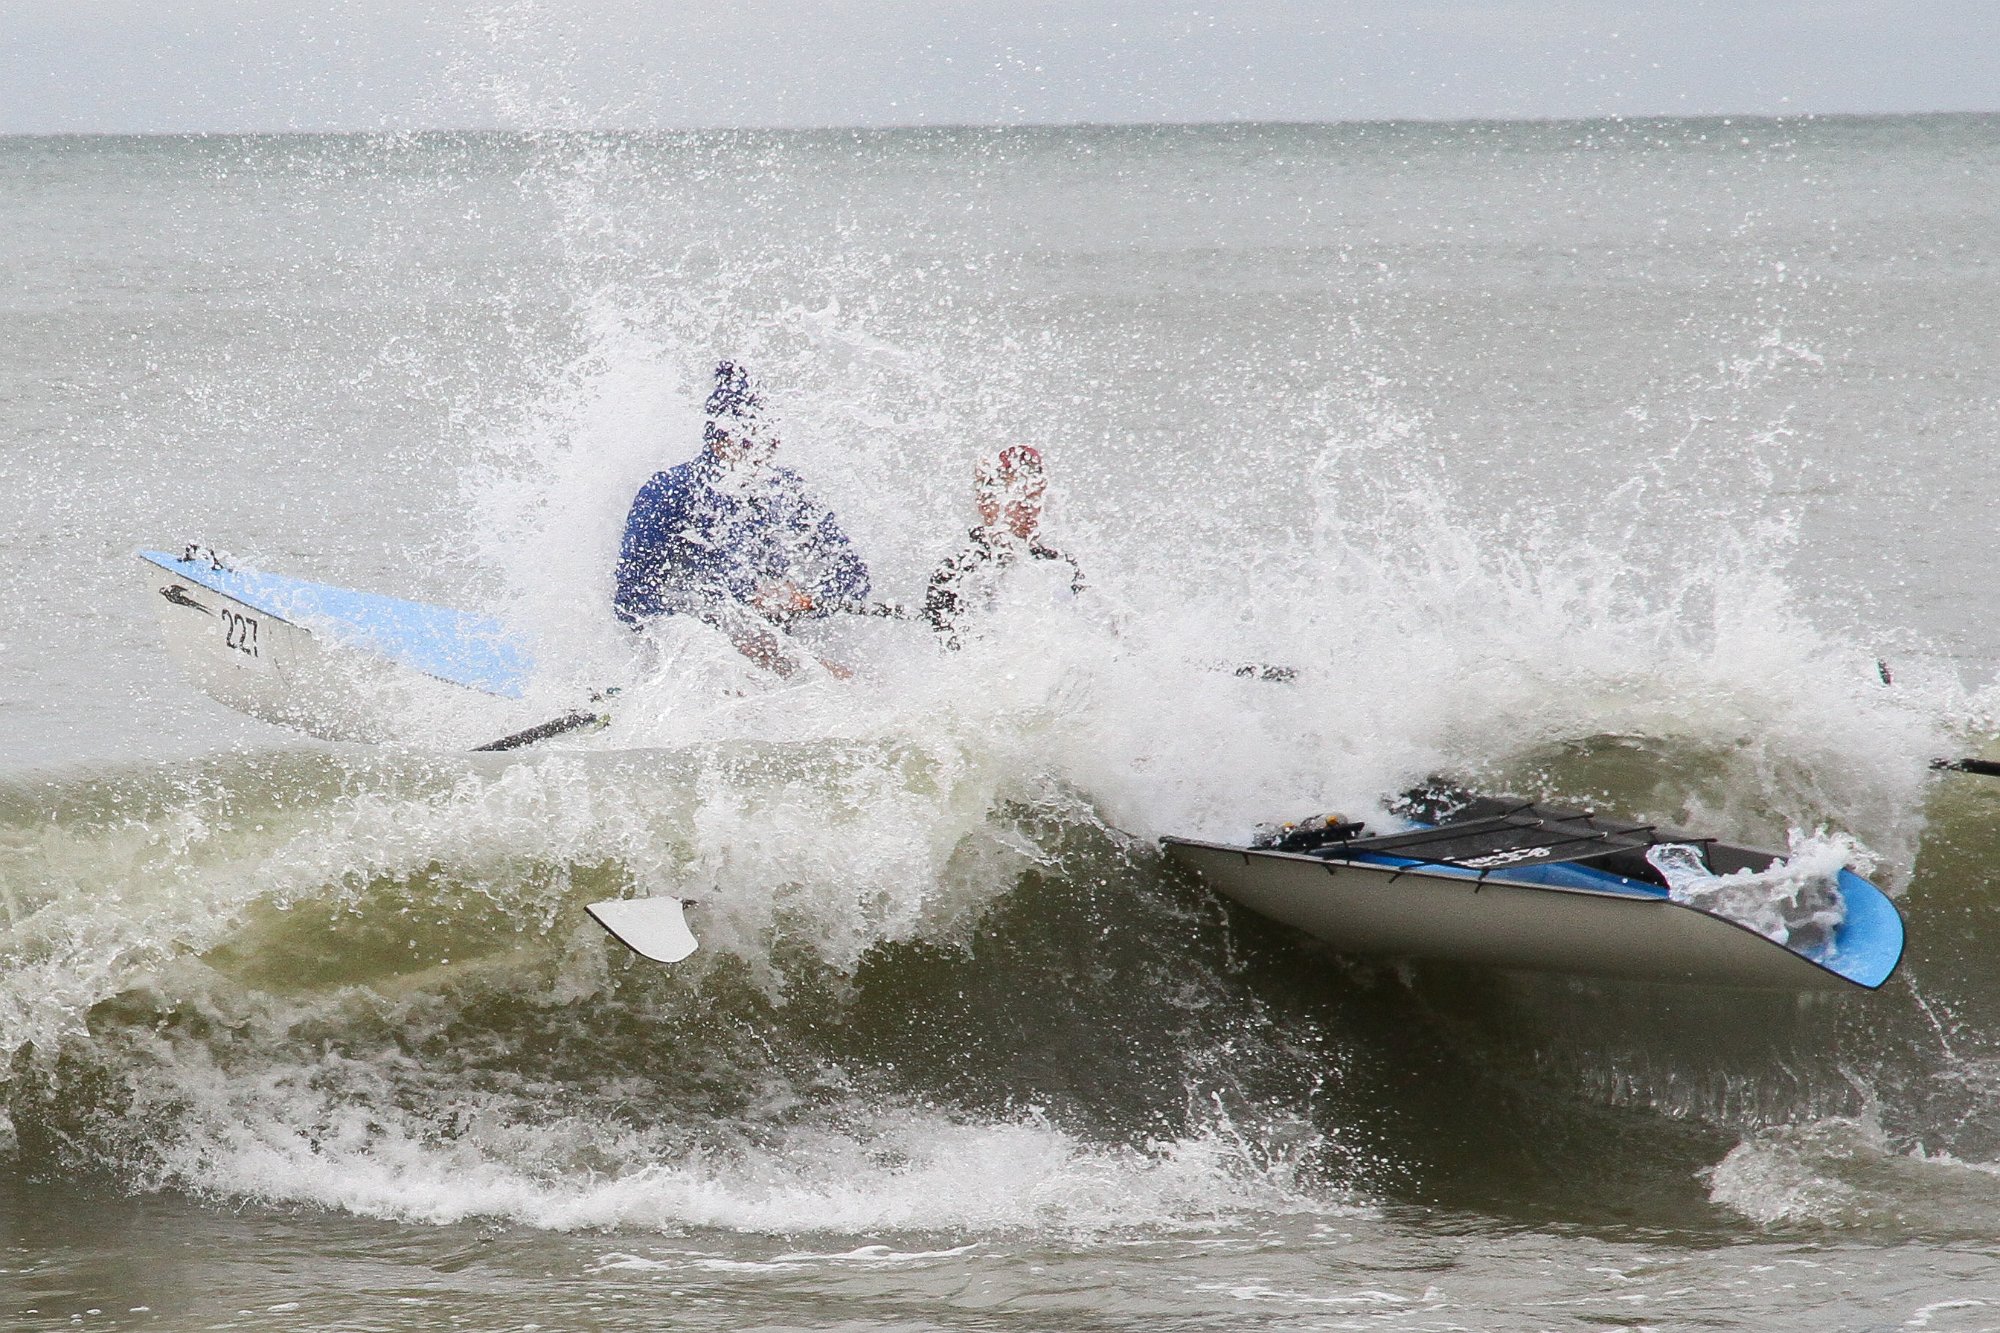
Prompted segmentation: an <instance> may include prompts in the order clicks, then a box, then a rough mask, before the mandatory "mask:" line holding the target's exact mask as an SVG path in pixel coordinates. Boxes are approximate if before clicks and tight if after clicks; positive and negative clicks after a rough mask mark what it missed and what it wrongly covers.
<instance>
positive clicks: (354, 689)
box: [140, 553, 546, 747]
mask: <svg viewBox="0 0 2000 1333" xmlns="http://www.w3.org/2000/svg"><path fill="white" fill-rule="evenodd" d="M140 568H141V570H142V574H143V577H144V580H145V586H146V588H147V590H148V592H149V594H150V601H151V603H152V606H153V609H154V612H155V615H156V616H157V618H158V621H159V625H160V632H161V635H162V637H163V638H164V639H165V641H166V648H167V654H168V656H169V657H170V658H171V659H172V660H173V662H174V664H175V665H176V666H177V667H179V668H180V670H181V671H182V672H183V673H184V674H185V675H186V677H187V678H188V680H189V681H190V682H191V683H193V684H194V685H195V686H196V687H197V688H199V689H200V690H201V691H202V692H203V693H205V694H207V695H209V696H210V697H211V698H213V699H215V700H216V701H218V702H219V703H223V704H226V705H228V706H229V707H231V708H234V709H236V710H238V711H239V712H243V713H247V714H248V715H250V716H251V717H254V718H258V719H260V720H262V721H265V722H270V723H273V724H275V725H278V726H283V727H289V728H292V729H294V730H298V731H303V732H305V733H306V734H308V735H312V736H319V737H322V738H324V739H327V740H340V741H360V742H368V743H381V742H385V741H395V740H407V739H410V738H411V737H412V736H422V737H424V738H426V739H428V740H431V741H433V742H435V743H438V744H443V745H448V746H453V747H462V746H468V745H476V744H480V743H483V742H486V741H490V740H492V739H493V738H494V737H496V736H499V735H502V734H505V733H507V732H510V731H515V730H518V729H519V728H521V727H523V726H525V725H528V724H529V723H532V722H538V721H541V720H542V719H543V717H544V716H545V714H546V707H545V706H544V705H538V704H534V703H529V702H525V701H523V700H522V699H520V698H517V697H515V698H510V697H506V696H503V695H499V694H494V693H490V692H487V691H485V690H481V689H478V688H471V687H468V686H467V685H465V684H463V683H460V682H455V681H452V680H448V679H444V678H441V677H439V676H436V675H432V674H428V673H426V672H425V671H422V670H418V669H413V668H412V667H411V666H409V665H407V664H406V663H403V662H399V661H397V660H395V659H394V658H393V657H390V656H386V655H384V654H383V653H381V652H378V651H372V650H371V648H370V647H368V646H360V645H357V644H356V643H355V642H352V641H350V640H349V639H347V638H343V637H342V635H341V633H340V630H341V629H342V628H344V627H343V626H339V625H329V624H324V623H302V622H306V621H309V620H310V617H307V616H298V615H296V613H292V614H288V610H287V608H285V607H283V606H281V605H280V604H279V602H280V599H278V598H273V597H264V598H261V599H251V598H249V597H239V596H235V595H232V593H231V592H229V591H225V590H224V587H218V586H216V585H217V584H218V583H223V578H222V577H220V573H221V572H220V571H217V570H215V569H213V568H210V567H206V566H205V564H204V562H203V561H201V560H198V559H197V560H192V561H187V560H174V559H170V558H164V557H159V556H157V555H155V554H153V553H147V554H145V555H142V557H141V565H140ZM266 582H269V583H277V582H278V580H277V579H276V578H275V577H271V578H268V579H267V580H266ZM287 582H291V583H298V584H299V586H302V587H308V588H311V587H316V586H318V585H305V584H303V583H301V582H300V581H287ZM225 586H227V585H225Z"/></svg>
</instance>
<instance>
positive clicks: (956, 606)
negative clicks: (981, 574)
mask: <svg viewBox="0 0 2000 1333" xmlns="http://www.w3.org/2000/svg"><path fill="white" fill-rule="evenodd" d="M964 572H965V571H964V567H963V566H962V565H961V563H960V560H959V557H958V556H956V555H952V556H947V557H945V560H944V562H943V563H942V564H940V565H939V566H938V567H937V569H936V570H935V571H934V572H933V573H932V574H931V581H930V583H929V584H928V585H926V586H925V588H924V618H925V619H926V620H928V621H930V622H931V628H932V629H934V630H936V631H937V632H938V633H939V634H941V635H943V636H944V644H945V647H947V648H956V647H958V633H957V627H958V613H959V610H960V607H961V602H960V600H959V595H958V584H959V579H960V577H961V576H962V575H963V574H964Z"/></svg>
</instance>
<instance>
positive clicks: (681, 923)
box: [583, 898, 700, 963]
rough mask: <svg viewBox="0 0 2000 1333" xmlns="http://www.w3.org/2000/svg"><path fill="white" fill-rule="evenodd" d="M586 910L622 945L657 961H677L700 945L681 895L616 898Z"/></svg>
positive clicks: (590, 906)
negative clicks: (685, 912)
mask: <svg viewBox="0 0 2000 1333" xmlns="http://www.w3.org/2000/svg"><path fill="white" fill-rule="evenodd" d="M583 910H584V911H586V912H589V913H590V915H591V917H592V918H593V919H594V920H595V921H596V922H597V924H598V925H600V926H602V927H604V928H605V929H606V930H608V931H610V932H611V933H612V935H613V936H614V937H616V939H617V940H618V942H619V943H620V944H623V945H624V946H625V947H626V948H628V949H630V950H631V951H632V952H633V953H636V954H638V955H639V956H640V957H641V958H650V959H652V960H653V961H654V962H656V963H678V962H679V961H680V960H681V959H683V958H685V957H687V956H688V955H689V954H691V953H693V952H694V951H695V950H696V949H697V948H699V947H700V944H699V942H698V941H696V939H695V937H694V932H693V931H691V930H689V929H688V924H687V918H686V917H685V916H683V915H682V914H681V900H680V899H678V898H613V899H610V900H609V901H607V902H601V903H591V904H590V905H589V906H587V907H585V908H584V909H583Z"/></svg>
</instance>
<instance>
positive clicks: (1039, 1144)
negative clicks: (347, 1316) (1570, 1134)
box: [148, 1058, 1352, 1262]
mask: <svg viewBox="0 0 2000 1333" xmlns="http://www.w3.org/2000/svg"><path fill="white" fill-rule="evenodd" d="M336 1063H338V1062H336ZM330 1072H331V1071H330V1069H329V1067H328V1064H327V1062H326V1061H320V1062H315V1063H313V1064H311V1065H300V1066H286V1065H275V1066H271V1067H268V1068H266V1069H265V1070H263V1071H262V1072H261V1073H258V1074H255V1075H253V1076H247V1077H246V1074H245V1072H244V1071H242V1070H231V1071H228V1072H226V1073H225V1072H224V1071H223V1070H221V1069H219V1068H214V1067H210V1066H207V1065H205V1064H204V1063H203V1062H202V1061H201V1060H200V1059H199V1058H196V1059H194V1060H193V1061H181V1062H178V1063H176V1064H173V1065H172V1066H171V1067H170V1071H169V1072H168V1073H166V1074H165V1075H163V1078H164V1081H163V1082H162V1083H160V1084H159V1085H158V1086H157V1087H155V1088H151V1089H149V1090H148V1091H149V1092H150V1093H151V1094H153V1095H158V1096H160V1097H163V1098H167V1099H169V1100H171V1101H173V1102H176V1103H178V1104H181V1105H183V1106H187V1107H188V1108H189V1109H188V1111H187V1113H186V1114H185V1115H183V1116H182V1117H181V1128H180V1131H179V1132H178V1133H177V1134H176V1136H175V1138H174V1140H173V1141H172V1142H171V1143H168V1144H165V1145H161V1149H160V1151H159V1154H158V1156H157V1159H156V1165H155V1167H154V1168H153V1173H152V1177H151V1179H152V1183H154V1184H156V1185H175V1186H180V1187H183V1188H188V1189H192V1190H195V1191H197V1192H203V1193H213V1194H220V1195H223V1196H226V1197H231V1198H244V1199H257V1200H265V1201H271V1202H286V1203H307V1204H314V1205H319V1206H325V1207H334V1208H341V1209H344V1210H347V1211H351V1212H354V1213H357V1214H360V1215H363V1216H369V1217H384V1218H394V1219H397V1220H402V1221H412V1222H423V1223H431V1224H436V1223H446V1222H455V1221H460V1220H464V1219H467V1218H476V1217H486V1218H501V1219H506V1220H510V1221H516V1222H522V1223H525V1224H527V1225H531V1226H536V1227H543V1228H550V1229H560V1230H571V1229H579V1228H620V1227H629V1228H638V1229H643V1230H658V1231H668V1232H674V1231H681V1230H685V1229H687V1228H691V1227H714V1228H721V1229H725V1230H734V1231H745V1232H757V1233H767V1234H782V1235H805V1234H837V1235H847V1236H855V1235H860V1236H866V1235H879V1234H882V1233H908V1232H945V1233H960V1234H963V1233H974V1234H977V1233H996V1232H1011V1231H1035V1232H1037V1233H1047V1234H1079V1235H1080V1234H1091V1233H1110V1232H1129V1231H1148V1230H1155V1229H1160V1228H1166V1229H1170V1230H1171V1229H1178V1228H1181V1227H1186V1226H1192V1225H1211V1224H1213V1223H1215V1222H1216V1221H1218V1220H1220V1219H1225V1218H1232V1217H1238V1216H1241V1215H1243V1214H1246V1213H1266V1212H1284V1213H1299V1212H1303V1213H1320V1212H1330V1213H1334V1214H1341V1213H1345V1212H1349V1211H1351V1210H1352V1205H1350V1204H1348V1203H1346V1202H1345V1201H1342V1200H1340V1199H1337V1198H1329V1197H1328V1196H1327V1195H1326V1194H1324V1193H1323V1192H1320V1191H1317V1190H1314V1189H1311V1188H1308V1187H1305V1186H1303V1185H1301V1184H1300V1183H1299V1182H1298V1181H1297V1180H1295V1179H1294V1178H1293V1176H1292V1171H1293V1169H1294V1164H1293V1163H1291V1162H1288V1161H1285V1160H1278V1161H1273V1160H1271V1159H1270V1158H1268V1157H1267V1156H1265V1155H1264V1154H1261V1153H1251V1152H1247V1151H1246V1145H1245V1142H1244V1140H1243V1138H1242V1137H1241V1134H1240V1132H1239V1131H1238V1130H1237V1129H1236V1128H1235V1127H1233V1126H1231V1125H1228V1124H1226V1123H1216V1124H1211V1125H1209V1126H1208V1127H1206V1128H1201V1129H1197V1130H1196V1131H1195V1132H1193V1133H1192V1134H1190V1135H1189V1136H1187V1137H1184V1138H1180V1139H1174V1140H1166V1141H1154V1142H1149V1143H1146V1144H1144V1145H1143V1146H1137V1147H1113V1146H1107V1145H1102V1144H1092V1143H1088V1142H1085V1141H1083V1140H1081V1139H1079V1138H1077V1137H1075V1136H1074V1135H1072V1134H1070V1133H1068V1132H1065V1131H1064V1130H1062V1129H1060V1128H1058V1127H1056V1126H1055V1125H1054V1124H1052V1123H1050V1122H1049V1121H1048V1120H1047V1119H1046V1118H1044V1117H1043V1116H1041V1115H1039V1114H1037V1113H1033V1112H1028V1113H1023V1114H1021V1115H1018V1116H1014V1117H1003V1118H1000V1119H998V1120H986V1121H969V1120H967V1119H965V1118H963V1117H958V1116H953V1115H950V1114H947V1113H944V1112H941V1111H936V1110H931V1109H926V1108H922V1107H911V1106H901V1107H899V1106H893V1105H891V1106H883V1107H879V1108H876V1109H872V1110H871V1109H866V1108H865V1107H863V1106H860V1105H856V1106H852V1107H849V1108H848V1109H847V1111H846V1112H845V1113H844V1115H843V1117H842V1118H843V1120H845V1121H846V1122H847V1123H845V1124H843V1125H841V1126H832V1125H813V1124H801V1125H795V1126H792V1127H789V1128H783V1129H778V1130H775V1131H771V1132H765V1133H758V1134H755V1135H752V1136H746V1137H741V1138H737V1139H734V1140H733V1141H732V1140H730V1138H729V1137H728V1136H726V1135H725V1136H722V1137H720V1138H718V1137H716V1136H714V1135H712V1134H710V1133H707V1132H705V1128H706V1127H702V1126H694V1127H690V1126H686V1125H660V1126H657V1127H633V1126H631V1125H629V1124H624V1123H621V1122H619V1121H616V1120H611V1119H606V1118H601V1117H596V1116H589V1115H575V1116H556V1117H542V1118H538V1119H536V1120H534V1121H532V1122H530V1121H526V1120H523V1119H520V1118H517V1114H518V1112H519V1111H521V1110H523V1109H525V1108H520V1107H510V1106H509V1105H507V1104H505V1103H502V1102H499V1101H493V1102H489V1103H485V1104H482V1099H481V1097H480V1095H479V1094H477V1093H474V1092H471V1091H467V1092H465V1093H463V1094H461V1095H460V1096H459V1097H457V1098H455V1099H454V1101H455V1105H454V1108H453V1123H452V1126H451V1128H450V1130H449V1132H440V1130H441V1127H440V1125H438V1124H437V1123H435V1122H434V1121H432V1120H429V1119H427V1118H426V1117H424V1116H423V1115H421V1114H414V1115H412V1114H399V1113H398V1112H397V1111H396V1109H395V1099H394V1097H393V1096H392V1095H389V1092H390V1083H389V1080H390V1078H391V1076H392V1074H393V1071H391V1070H387V1069H383V1068H380V1067H375V1066H370V1065H366V1064H357V1063H353V1062H349V1063H347V1065H346V1066H345V1067H344V1068H342V1069H341V1070H340V1074H341V1077H340V1078H339V1079H337V1080H336V1079H333V1078H331V1077H329V1075H330ZM336 1082H337V1083H338V1084H339V1085H340V1089H339V1091H337V1092H336V1091H334V1090H332V1085H333V1084H334V1083H336ZM586 1163H587V1164H589V1165H588V1166H587V1167H586V1165H585V1164H586ZM893 1253H894V1252H890V1251H883V1252H881V1253H873V1252H870V1253H866V1254H864V1253H863V1252H861V1251H855V1252H852V1253H850V1254H848V1255H846V1256H844V1257H845V1258H846V1259H847V1260H848V1261H852V1262H860V1261H863V1260H866V1261H869V1262H880V1261H884V1257H885V1256H891V1257H893Z"/></svg>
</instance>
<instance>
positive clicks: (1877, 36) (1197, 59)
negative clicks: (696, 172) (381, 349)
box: [0, 0, 2000, 133]
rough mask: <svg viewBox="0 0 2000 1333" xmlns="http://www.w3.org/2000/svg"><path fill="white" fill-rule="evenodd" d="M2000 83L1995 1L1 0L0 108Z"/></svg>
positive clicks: (1255, 104) (10, 118)
mask: <svg viewBox="0 0 2000 1333" xmlns="http://www.w3.org/2000/svg"><path fill="white" fill-rule="evenodd" d="M1968 110H1971V111H1995V110H2000V0H1728V2H1723V0H1627V2H1626V3H1615V2H1614V0H1345V2H1344V3H1280V2H1279V0H1216V2H1215V3H1208V4H1195V3H1178V2H1174V0H1169V2H1166V3H1158V2H1155V3H1142V2H1141V0H1069V2H1068V3H1055V2H1052V0H937V2H936V3H930V4H917V3H901V2H899V0H740V2H738V3H731V4H717V3H713V2H710V3H686V2H683V0H674V2H673V3H664V2H662V0H560V2H558V0H544V2H542V3H526V2H518V3H499V4H489V5H444V4H438V3H434V2H433V0H317V2H316V3H308V2H306V0H165V2H164V3H150V4H149V3H140V2H139V0H32V2H27V0H0V132H4V133H50V132H62V131H171V132H179V131H198V130H287V129H308V130H311V129H374V128H458V127H485V126H518V127H528V126H556V125H567V126H583V125H587V126H605V127H624V126H630V127H662V128H680V127H694V126H716V125H769V126H794V125H908V124H918V125H924V124H932V125H935V124H967V123H972V124H1019V123H1051V122H1056V123H1060V122H1074V121H1092V122H1102V121H1197V120H1239V119H1255V120H1264V119H1270V120H1353V119H1384V118H1395V117H1422V118H1433V119H1437V118H1462V117H1505V118H1515V117H1568V116H1598V115H1612V114H1623V115H1650V114H1696V113H1747V114H1801V113H1806V112H1815V113H1840V112H1897V111H1968Z"/></svg>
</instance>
